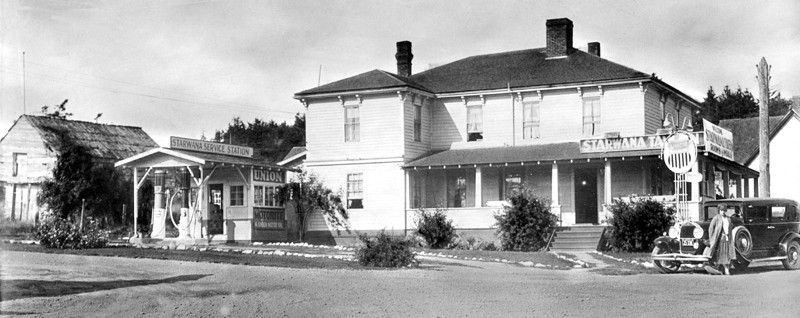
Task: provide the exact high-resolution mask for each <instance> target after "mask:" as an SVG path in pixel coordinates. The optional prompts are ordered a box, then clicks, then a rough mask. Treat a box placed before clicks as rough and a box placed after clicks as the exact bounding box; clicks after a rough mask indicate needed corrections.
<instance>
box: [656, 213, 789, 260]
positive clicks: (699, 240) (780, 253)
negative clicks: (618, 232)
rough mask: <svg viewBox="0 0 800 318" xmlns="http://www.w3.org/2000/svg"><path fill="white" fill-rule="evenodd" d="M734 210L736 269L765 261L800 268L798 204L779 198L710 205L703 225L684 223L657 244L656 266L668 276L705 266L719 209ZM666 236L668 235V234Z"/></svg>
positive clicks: (677, 225) (676, 226) (732, 220)
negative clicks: (688, 267) (689, 267)
mask: <svg viewBox="0 0 800 318" xmlns="http://www.w3.org/2000/svg"><path fill="white" fill-rule="evenodd" d="M719 204H725V205H726V206H727V208H728V209H729V212H731V210H732V212H733V213H732V216H731V223H732V228H733V231H732V233H731V234H732V236H731V237H732V238H733V241H734V246H735V247H736V260H734V261H733V264H732V265H733V267H734V268H740V269H741V268H746V267H747V266H748V265H750V263H753V262H762V261H777V260H780V261H782V262H783V266H784V267H785V268H786V269H790V270H794V269H798V268H800V261H799V260H798V258H799V257H800V218H799V217H798V213H797V212H798V211H797V210H798V203H797V201H794V200H788V199H777V198H739V199H726V200H715V201H707V202H706V203H705V204H704V207H703V211H702V212H701V219H702V221H694V222H691V221H690V222H683V223H679V224H675V226H673V227H670V228H669V232H668V235H665V236H662V237H659V238H658V239H656V240H655V244H654V245H655V248H653V253H652V259H653V262H654V263H655V264H656V266H658V267H659V268H660V269H661V270H662V271H664V272H665V273H674V272H677V271H678V270H679V269H680V267H681V265H683V264H704V263H707V262H709V257H708V256H704V255H703V250H704V249H705V248H706V246H708V245H709V241H708V226H709V224H710V223H711V219H712V218H714V216H715V215H717V213H718V211H717V206H718V205H719ZM665 234H666V233H665Z"/></svg>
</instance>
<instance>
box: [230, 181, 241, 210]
mask: <svg viewBox="0 0 800 318" xmlns="http://www.w3.org/2000/svg"><path fill="white" fill-rule="evenodd" d="M242 205H244V186H240V185H239V186H231V206H242Z"/></svg>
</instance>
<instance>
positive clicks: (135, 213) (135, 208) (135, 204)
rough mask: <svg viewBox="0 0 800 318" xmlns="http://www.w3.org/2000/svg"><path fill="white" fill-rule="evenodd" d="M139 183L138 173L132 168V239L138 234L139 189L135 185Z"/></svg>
mask: <svg viewBox="0 0 800 318" xmlns="http://www.w3.org/2000/svg"><path fill="white" fill-rule="evenodd" d="M138 181H139V171H138V169H136V167H133V237H136V236H138V233H139V222H138V219H139V187H137V186H136V183H137V182H138Z"/></svg>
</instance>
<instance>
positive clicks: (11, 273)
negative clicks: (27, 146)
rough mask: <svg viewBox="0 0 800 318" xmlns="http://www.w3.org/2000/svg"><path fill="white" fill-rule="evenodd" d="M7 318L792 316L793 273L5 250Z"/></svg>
mask: <svg viewBox="0 0 800 318" xmlns="http://www.w3.org/2000/svg"><path fill="white" fill-rule="evenodd" d="M0 259H1V260H0V266H1V267H0V278H2V285H1V286H0V292H2V298H3V301H2V302H0V309H1V310H2V314H3V315H23V316H24V315H32V316H45V317H87V316H95V317H133V316H137V317H142V316H145V317H149V316H158V317H218V316H231V317H281V316H289V317H304V316H325V317H343V316H347V317H350V316H362V317H376V316H401V317H411V316H413V317H437V316H439V317H487V316H495V315H497V316H525V317H537V316H538V317H561V316H564V317H576V316H583V317H596V316H603V317H618V316H636V317H641V316H645V315H648V316H651V317H701V316H702V317H716V316H729V317H731V316H738V317H742V316H751V317H761V316H771V317H798V316H799V315H798V312H800V304H798V298H797V296H796V295H797V290H798V286H800V271H794V272H789V271H785V270H782V269H781V267H779V266H767V267H762V268H756V269H754V270H751V271H749V272H747V273H745V274H742V275H736V276H729V277H725V276H710V275H705V274H691V273H689V274H677V275H632V276H603V275H599V274H597V273H593V272H590V270H589V269H576V270H569V271H556V270H545V269H535V268H528V267H522V266H518V265H512V264H502V263H485V262H473V261H458V262H451V263H445V262H447V260H445V259H427V258H426V259H423V264H424V265H423V266H422V267H420V268H416V269H400V270H318V269H303V270H298V269H285V268H270V267H255V266H244V265H223V264H209V263H192V262H176V261H163V260H150V259H126V258H111V257H92V256H89V257H87V256H75V255H55V254H39V253H26V252H9V251H0Z"/></svg>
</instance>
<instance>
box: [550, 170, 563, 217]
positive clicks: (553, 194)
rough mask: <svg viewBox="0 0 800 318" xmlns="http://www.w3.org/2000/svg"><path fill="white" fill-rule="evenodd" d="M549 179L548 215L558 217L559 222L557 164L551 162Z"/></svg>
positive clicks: (559, 206)
mask: <svg viewBox="0 0 800 318" xmlns="http://www.w3.org/2000/svg"><path fill="white" fill-rule="evenodd" d="M550 178H551V180H552V181H551V184H552V185H551V189H550V213H553V214H555V215H556V216H558V218H559V220H561V219H562V217H561V205H560V204H559V202H558V163H555V162H553V168H552V170H551V173H550ZM561 222H563V220H561Z"/></svg>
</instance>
